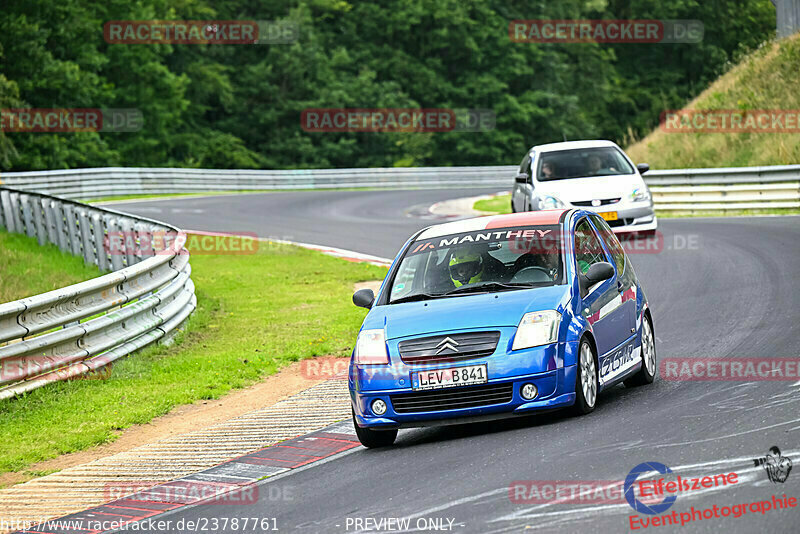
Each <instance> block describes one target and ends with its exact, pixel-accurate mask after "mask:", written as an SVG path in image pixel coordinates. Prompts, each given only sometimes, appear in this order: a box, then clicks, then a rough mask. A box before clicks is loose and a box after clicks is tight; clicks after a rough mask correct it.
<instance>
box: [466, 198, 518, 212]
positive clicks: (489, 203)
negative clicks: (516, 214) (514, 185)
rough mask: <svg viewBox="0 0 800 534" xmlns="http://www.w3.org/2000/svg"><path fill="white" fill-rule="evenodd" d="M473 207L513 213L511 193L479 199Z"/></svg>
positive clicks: (487, 210)
mask: <svg viewBox="0 0 800 534" xmlns="http://www.w3.org/2000/svg"><path fill="white" fill-rule="evenodd" d="M472 209H475V210H478V211H485V212H488V213H511V195H498V196H496V197H492V198H484V199H483V200H479V201H477V202H476V203H475V204H474V205H473V206H472Z"/></svg>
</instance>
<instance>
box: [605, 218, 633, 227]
mask: <svg viewBox="0 0 800 534" xmlns="http://www.w3.org/2000/svg"><path fill="white" fill-rule="evenodd" d="M606 222H607V223H608V225H609V226H610V227H611V228H616V227H619V226H628V225H629V224H633V219H617V220H616V221H606Z"/></svg>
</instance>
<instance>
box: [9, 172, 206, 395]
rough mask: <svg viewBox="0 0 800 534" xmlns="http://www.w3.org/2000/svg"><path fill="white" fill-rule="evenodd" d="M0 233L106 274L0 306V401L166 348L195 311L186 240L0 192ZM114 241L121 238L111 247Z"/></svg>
mask: <svg viewBox="0 0 800 534" xmlns="http://www.w3.org/2000/svg"><path fill="white" fill-rule="evenodd" d="M0 228H4V229H5V230H7V231H9V232H16V233H21V234H27V235H28V236H30V237H36V238H37V239H38V241H39V244H40V245H45V244H47V243H52V244H55V245H57V246H58V247H59V248H60V249H61V250H62V251H65V252H68V253H71V254H75V255H77V256H82V257H83V258H84V260H85V261H86V262H87V263H92V264H95V265H97V266H98V267H99V268H100V269H101V270H113V271H114V272H112V273H110V274H106V275H103V276H100V277H98V278H95V279H92V280H88V281H86V282H81V283H79V284H75V285H72V286H68V287H64V288H62V289H56V290H54V291H50V292H48V293H43V294H41V295H35V296H32V297H28V298H24V299H21V300H17V301H14V302H8V303H5V304H0V399H5V398H9V397H13V396H15V395H18V394H20V393H24V392H26V391H30V390H32V389H35V388H37V387H40V386H43V385H45V384H47V383H50V382H55V381H59V380H66V379H70V378H73V377H77V376H80V375H83V374H86V373H89V372H91V371H95V370H98V369H100V368H102V367H104V366H107V365H108V364H109V363H111V362H113V361H115V360H117V359H119V358H121V357H123V356H126V355H128V354H130V353H132V352H134V351H135V350H138V349H140V348H142V347H144V346H146V345H149V344H151V343H153V342H155V341H159V340H161V341H166V340H168V339H169V338H170V337H171V335H172V334H173V333H174V332H175V331H176V329H177V328H178V327H179V326H180V325H181V323H183V321H184V320H185V319H186V318H187V317H188V316H189V314H191V312H192V311H193V310H194V309H195V307H196V306H197V299H196V297H195V294H194V284H193V283H192V280H191V278H190V275H191V266H190V265H189V254H188V252H187V251H186V249H185V248H184V247H183V244H184V242H185V236H184V234H182V233H181V232H180V230H179V229H178V228H175V227H173V226H170V225H168V224H165V223H162V222H159V221H154V220H151V219H146V218H142V217H135V216H131V215H127V214H124V213H121V212H117V211H113V210H109V209H101V208H96V207H92V206H87V205H85V204H81V203H79V202H75V201H71V200H67V199H63V198H58V197H55V196H50V195H46V194H41V193H33V192H30V191H20V190H15V189H10V188H7V187H0ZM113 235H119V236H123V235H124V236H127V237H128V239H127V240H120V245H119V246H117V247H110V246H109V237H110V236H113ZM153 236H160V239H153ZM126 241H127V243H126Z"/></svg>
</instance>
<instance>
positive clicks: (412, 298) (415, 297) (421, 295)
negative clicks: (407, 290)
mask: <svg viewBox="0 0 800 534" xmlns="http://www.w3.org/2000/svg"><path fill="white" fill-rule="evenodd" d="M444 295H445V293H414V294H413V295H406V296H405V297H400V298H399V299H395V300H391V301H389V304H399V303H401V302H414V301H415V300H429V299H436V298H439V297H442V296H444Z"/></svg>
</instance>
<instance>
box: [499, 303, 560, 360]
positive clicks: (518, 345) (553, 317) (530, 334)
mask: <svg viewBox="0 0 800 534" xmlns="http://www.w3.org/2000/svg"><path fill="white" fill-rule="evenodd" d="M559 323H561V314H560V313H558V312H557V311H555V310H547V311H540V312H531V313H526V314H525V315H523V316H522V320H521V321H520V322H519V326H518V327H517V334H516V335H515V336H514V345H512V347H511V350H519V349H527V348H528V347H538V346H539V345H547V344H548V343H555V342H556V339H557V337H558V325H559Z"/></svg>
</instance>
